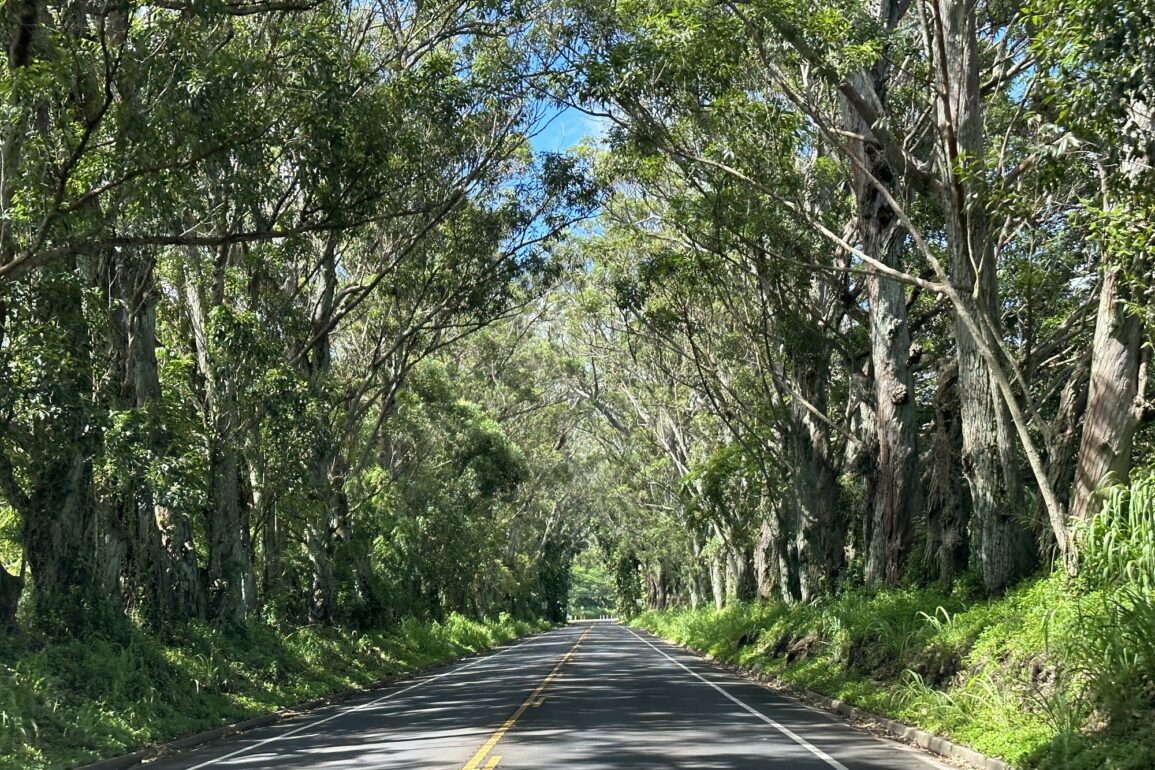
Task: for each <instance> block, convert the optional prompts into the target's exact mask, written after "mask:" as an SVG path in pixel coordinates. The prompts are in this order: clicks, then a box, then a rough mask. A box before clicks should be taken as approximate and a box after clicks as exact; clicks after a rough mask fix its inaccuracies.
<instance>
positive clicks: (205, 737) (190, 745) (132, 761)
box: [72, 629, 549, 770]
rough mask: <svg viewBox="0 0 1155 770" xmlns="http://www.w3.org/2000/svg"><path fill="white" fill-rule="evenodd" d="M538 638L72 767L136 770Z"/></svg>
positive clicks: (455, 659) (507, 644)
mask: <svg viewBox="0 0 1155 770" xmlns="http://www.w3.org/2000/svg"><path fill="white" fill-rule="evenodd" d="M547 630H549V629H547ZM538 633H544V632H538ZM536 635H537V634H530V635H529V636H522V637H518V638H516V639H511V640H509V641H508V642H505V643H504V644H499V645H496V646H494V647H490V648H489V649H488V650H482V651H480V652H471V653H469V654H467V655H462V656H461V657H459V658H454V659H452V660H447V661H443V662H441V663H434V664H432V665H429V666H425V667H424V668H415V669H413V670H411V671H402V672H400V673H397V674H394V675H392V676H388V677H385V678H384V679H381V680H378V681H377V682H374V683H373V684H370V685H367V686H365V687H354V688H352V689H349V690H341V691H339V692H335V693H333V694H332V695H327V696H325V697H323V698H314V699H313V700H310V701H305V702H304V703H298V704H296V705H294V706H290V707H288V708H283V709H279V710H277V711H274V712H272V713H270V714H262V715H261V716H257V717H253V718H252V719H246V720H244V721H241V722H235V723H233V724H229V725H222V726H221V727H214V728H213V729H211V730H204V731H202V732H199V733H194V734H192V735H186V736H184V737H183V738H177V739H175V740H172V741H167V742H165V743H158V744H156V745H153V746H147V747H145V748H143V749H140V750H139V751H134V752H132V753H131V754H124V755H122V756H119V757H110V758H108V759H102V760H99V761H98V762H93V763H92V764H88V765H76V766H74V767H73V768H72V770H127V768H131V767H136V766H138V765H141V764H143V763H145V762H149V761H152V760H154V759H160V758H162V757H167V756H169V755H171V754H176V753H178V752H181V751H187V750H189V749H194V748H196V747H198V746H203V745H204V744H206V743H212V742H213V741H218V740H220V739H221V738H226V737H228V736H230V735H237V734H239V733H246V732H249V731H250V730H256V729H258V728H260V727H268V726H269V725H274V724H276V723H278V722H281V721H283V720H285V719H290V718H292V717H299V716H303V715H305V714H308V713H309V712H311V711H316V710H317V709H319V708H323V707H325V706H331V705H333V704H336V703H342V702H344V701H347V700H350V699H352V698H356V697H357V696H358V695H368V694H370V693H373V692H376V691H378V690H381V689H382V688H385V687H388V686H389V685H392V684H397V683H398V682H404V681H406V680H408V679H412V678H414V677H415V676H417V675H419V674H427V673H429V672H431V671H436V670H437V669H439V668H445V667H446V666H451V665H453V664H454V663H458V662H460V661H463V660H469V659H470V658H476V657H479V656H481V655H489V654H490V653H493V652H497V651H498V650H500V649H502V648H503V647H508V646H510V645H512V644H516V643H518V642H520V641H522V640H524V639H528V638H529V637H530V636H536Z"/></svg>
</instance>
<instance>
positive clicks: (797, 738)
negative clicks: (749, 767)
mask: <svg viewBox="0 0 1155 770" xmlns="http://www.w3.org/2000/svg"><path fill="white" fill-rule="evenodd" d="M622 628H625V626H622ZM626 630H627V631H629V632H630V633H631V634H633V635H634V636H636V637H637V638H638V640H639V641H640V642H642V643H643V644H646V645H649V647H650V649H652V650H653V651H654V652H656V653H658V654H659V655H661V656H662V657H663V658H665V659H666V660H668V661H670V662H671V663H673V664H675V665H677V666H678V667H680V668H681V669H682V670H683V671H685V672H686V673H687V674H689V675H690V676H692V677H694V678H695V679H697V680H698V681H699V682H702V683H703V684H708V685H710V686H711V687H713V688H714V689H715V690H717V691H718V692H720V693H722V695H725V696H726V698H727V699H729V700H730V701H732V702H733V703H735V704H736V705H738V706H741V707H742V708H743V709H744V710H745V711H747V712H749V713H750V714H752V715H753V716H756V717H758V718H759V719H761V720H762V721H763V722H765V723H766V724H768V725H770V726H771V727H773V728H774V729H775V730H777V731H778V732H780V733H782V734H783V735H785V736H786V737H787V738H789V739H790V740H792V741H794V742H795V743H797V744H798V745H799V746H801V747H802V748H804V749H806V750H807V751H809V752H810V753H811V754H813V755H814V756H816V757H818V758H819V759H821V760H822V761H823V762H825V763H826V764H828V765H830V766H831V767H833V768H834V769H835V770H849V768H848V767H847V766H846V765H844V764H842V763H841V762H839V761H838V760H837V759H835V758H834V757H832V756H830V755H829V754H827V753H826V752H825V751H823V750H822V749H820V748H818V747H817V746H815V745H814V744H813V743H811V742H810V741H808V740H806V739H805V738H803V737H802V736H801V735H799V734H798V733H796V732H794V731H793V730H791V729H790V728H788V727H786V726H785V725H782V724H779V723H778V722H775V721H774V720H773V719H771V718H770V717H768V716H766V715H765V714H763V713H762V712H761V711H759V710H758V709H756V708H754V707H753V706H749V705H747V704H746V703H744V702H743V701H740V700H738V699H737V698H736V697H734V696H733V695H731V694H730V693H728V692H726V691H725V690H724V689H722V688H721V687H719V686H718V685H717V684H715V683H714V682H711V681H710V680H709V679H707V678H706V677H704V676H702V675H701V674H699V673H698V672H697V671H694V670H693V669H691V668H690V667H689V666H687V665H686V664H684V663H682V661H680V660H677V659H676V658H672V657H670V656H669V655H667V654H666V653H665V652H663V651H662V650H661V649H659V648H658V647H657V646H656V645H654V644H652V643H651V642H650V641H649V640H648V639H646V638H645V637H643V636H642V635H640V634H639V633H637V632H636V631H634V629H632V628H626ZM470 770H472V768H470Z"/></svg>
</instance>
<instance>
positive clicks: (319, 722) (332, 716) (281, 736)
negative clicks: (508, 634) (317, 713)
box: [185, 634, 543, 770]
mask: <svg viewBox="0 0 1155 770" xmlns="http://www.w3.org/2000/svg"><path fill="white" fill-rule="evenodd" d="M542 636H543V634H535V635H534V636H530V637H526V638H525V639H522V640H520V641H518V642H517V643H516V644H511V645H510V646H508V647H506V648H505V649H503V650H498V651H497V652H494V653H491V654H489V655H483V656H482V657H479V658H477V659H476V660H473V661H470V662H469V663H466V664H465V665H464V666H456V667H454V668H452V669H450V670H449V671H442V672H441V673H440V674H434V675H433V676H431V677H428V678H426V679H422V680H420V681H418V682H414V683H413V684H411V685H409V686H408V687H403V688H401V689H400V690H395V691H393V692H391V693H389V694H387V695H384V696H382V697H380V698H377V699H376V700H371V701H369V702H368V703H362V704H361V705H359V706H352V707H350V708H345V709H341V710H340V711H338V712H337V713H336V714H330V715H329V716H327V717H325V718H324V719H318V720H315V721H313V722H309V723H307V724H303V725H301V726H300V727H295V728H293V729H292V730H287V731H286V732H283V733H280V734H278V735H274V736H272V737H271V738H265V739H264V740H263V741H258V742H256V743H254V744H253V745H251V746H245V747H243V748H240V749H237V750H236V751H233V752H230V753H228V754H222V755H221V756H219V757H214V758H212V759H209V760H206V761H204V762H201V763H200V764H199V765H193V766H192V767H188V768H185V770H201V769H202V768H205V767H212V766H213V765H216V764H220V763H221V762H224V761H225V760H227V759H232V758H234V757H239V756H240V755H241V754H248V753H249V752H251V751H254V750H256V749H259V748H261V747H262V746H267V745H268V744H270V743H276V742H277V741H280V740H284V739H285V738H289V737H291V736H294V735H296V734H298V733H301V732H304V731H305V730H308V729H310V728H313V727H316V726H318V725H323V724H325V723H327V722H332V721H333V720H334V719H338V718H340V717H343V716H345V715H347V714H355V713H356V712H358V711H364V710H365V709H367V708H372V707H373V706H376V705H377V704H379V703H384V702H385V701H387V700H390V699H392V698H396V697H397V696H398V695H404V694H405V693H407V692H409V691H410V690H416V689H417V688H418V687H421V686H423V685H427V684H429V683H430V682H435V681H437V680H438V679H441V678H442V677H446V676H450V675H452V674H457V673H460V672H462V671H465V670H466V669H468V668H473V667H474V666H476V665H477V664H478V663H484V662H485V661H489V660H493V659H494V658H496V657H499V656H501V655H504V654H505V653H507V652H510V651H512V650H516V649H519V648H521V647H523V646H526V645H527V644H528V643H529V642H531V641H534V640H539V641H540V640H541V638H542Z"/></svg>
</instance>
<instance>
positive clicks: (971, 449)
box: [930, 0, 1034, 593]
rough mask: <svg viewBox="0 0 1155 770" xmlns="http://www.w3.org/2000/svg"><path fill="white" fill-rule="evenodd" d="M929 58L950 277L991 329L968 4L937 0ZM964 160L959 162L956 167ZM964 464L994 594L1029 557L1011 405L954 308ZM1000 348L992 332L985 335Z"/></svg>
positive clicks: (978, 104) (980, 133)
mask: <svg viewBox="0 0 1155 770" xmlns="http://www.w3.org/2000/svg"><path fill="white" fill-rule="evenodd" d="M931 10H932V13H933V14H934V16H935V25H934V28H933V29H932V33H931V40H930V42H931V45H932V46H933V50H932V57H933V59H934V61H935V69H936V73H935V74H936V79H937V80H938V83H939V85H940V94H941V98H940V99H939V101H938V124H939V135H940V140H941V143H942V148H941V149H942V156H941V163H942V165H943V169H942V172H943V178H944V180H945V182H944V184H943V192H944V196H943V203H944V208H945V209H946V214H947V241H948V251H949V254H950V273H951V282H952V283H953V285H954V287H955V289H956V290H957V291H958V293H959V295H960V298H961V301H963V302H964V303H965V305H966V307H965V311H966V312H968V313H969V314H970V315H971V317H972V318H974V319H976V320H977V322H978V323H979V324H980V325H983V326H982V327H981V328H985V329H986V330H987V331H986V332H982V331H980V333H986V334H989V335H990V336H991V337H992V338H993V337H994V336H995V335H996V334H997V333H998V327H999V292H998V278H997V276H998V271H997V265H996V264H995V255H994V250H993V248H992V243H991V239H990V225H989V221H988V215H987V211H986V207H985V202H984V200H983V197H982V195H981V192H980V191H979V189H977V186H975V185H972V184H970V182H969V181H968V180H967V177H968V175H969V174H972V173H975V172H976V169H975V168H974V165H975V164H977V163H981V161H982V158H983V157H984V143H985V136H984V126H983V107H982V98H981V97H982V95H981V91H980V88H979V56H980V52H979V46H978V39H977V26H976V18H975V16H976V7H975V5H974V4H973V3H970V2H967V1H966V0H935V3H934V4H932V7H931ZM964 166H965V168H964ZM955 337H956V340H957V343H958V369H959V398H960V412H961V415H962V434H963V470H964V472H965V474H966V477H967V482H968V484H969V486H970V491H971V502H972V506H973V518H972V523H973V527H972V531H973V535H974V538H973V539H974V541H975V545H976V547H977V552H978V557H979V567H980V570H981V571H982V577H983V584H984V586H985V587H986V590H987V591H988V592H990V593H999V592H1001V591H1002V590H1003V589H1005V588H1006V587H1007V586H1008V585H1009V584H1010V583H1011V582H1012V581H1013V580H1015V579H1016V578H1018V577H1020V576H1022V575H1024V574H1026V573H1027V572H1028V571H1029V570H1030V569H1031V567H1032V566H1033V555H1034V548H1033V545H1032V544H1031V542H1030V534H1029V531H1028V529H1027V528H1026V527H1025V526H1024V525H1023V524H1022V523H1021V522H1020V521H1019V520H1018V519H1017V518H1016V517H1017V516H1018V515H1019V514H1021V513H1022V512H1023V510H1022V509H1023V496H1022V484H1021V479H1020V475H1019V463H1018V457H1017V455H1016V452H1015V442H1014V439H1013V437H1012V431H1013V430H1014V426H1013V423H1012V420H1011V415H1010V410H1009V409H1008V407H1007V404H1006V403H1005V401H1004V400H1003V398H1002V396H1001V395H1000V393H999V390H998V384H997V382H996V380H995V375H994V373H993V372H992V370H991V367H990V366H989V365H988V364H987V362H986V360H985V359H984V357H983V354H982V345H983V343H984V340H981V339H979V338H977V337H976V336H975V334H974V333H972V328H971V326H970V325H969V324H968V323H966V322H965V319H964V318H963V316H962V312H956V321H955ZM986 342H988V343H989V345H988V346H989V347H991V348H993V349H995V350H998V349H999V348H998V344H997V340H996V339H990V340H986Z"/></svg>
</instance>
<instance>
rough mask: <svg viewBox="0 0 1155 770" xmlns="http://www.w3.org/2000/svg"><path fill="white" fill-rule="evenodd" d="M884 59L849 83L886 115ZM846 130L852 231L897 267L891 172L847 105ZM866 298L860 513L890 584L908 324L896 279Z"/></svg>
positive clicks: (907, 416)
mask: <svg viewBox="0 0 1155 770" xmlns="http://www.w3.org/2000/svg"><path fill="white" fill-rule="evenodd" d="M905 8H906V4H905V3H898V2H894V1H893V0H878V2H877V3H876V5H875V8H874V11H875V14H876V17H877V19H878V21H879V22H880V23H881V24H882V25H883V26H884V27H885V28H886V29H893V28H894V27H895V26H896V25H897V24H898V21H899V19H900V16H901V15H902V13H903V12H904V9H905ZM889 71H890V64H889V62H888V60H887V58H886V57H885V56H884V57H882V58H880V59H879V61H878V62H877V63H876V64H875V65H874V66H873V67H872V68H871V69H869V70H868V71H865V72H862V73H859V74H858V75H857V76H856V77H854V79H853V80H854V86H855V88H856V89H857V90H858V92H859V93H860V94H862V95H863V96H864V97H865V98H867V100H868V101H869V102H870V103H872V104H875V105H877V108H878V109H879V110H880V112H881V113H882V114H885V110H886V104H887V97H888V80H889ZM847 115H848V116H849V121H848V122H849V124H850V126H849V127H850V129H851V130H852V131H853V132H854V133H855V134H857V135H859V136H862V137H864V138H863V139H861V140H855V141H854V142H853V143H852V145H851V151H852V152H854V154H855V155H856V156H857V157H856V163H855V164H854V165H853V167H852V173H853V183H854V194H855V199H856V202H857V212H858V229H859V233H860V235H861V238H862V249H863V251H864V252H865V253H866V254H868V255H870V256H871V257H873V258H874V259H876V260H878V261H879V262H881V263H882V264H884V265H886V266H887V267H893V268H896V269H899V270H901V269H902V258H901V256H902V230H901V229H900V228H899V226H898V222H897V221H896V220H897V217H896V216H895V212H894V211H893V210H892V208H891V206H890V204H889V203H888V202H887V201H886V198H885V196H884V195H883V193H882V191H881V190H880V189H879V185H882V186H884V187H886V188H887V189H888V190H891V191H892V193H893V191H894V185H893V182H894V179H895V175H894V173H893V171H892V169H891V167H890V163H889V161H888V160H887V157H886V155H885V153H884V152H883V150H882V147H881V146H879V144H878V143H877V142H876V141H875V140H874V139H873V136H872V133H871V129H872V126H870V125H867V124H866V122H865V121H864V120H863V119H862V117H861V116H860V115H859V114H858V113H857V112H855V111H853V109H848V110H847ZM866 287H867V292H868V295H869V298H870V353H871V363H872V366H873V374H874V396H875V406H874V416H875V422H876V426H875V431H874V438H875V441H876V442H877V444H876V446H877V450H878V461H877V466H876V473H877V476H876V479H875V481H874V487H873V491H874V495H873V496H872V500H871V507H870V508H869V509H868V511H867V514H866V515H867V516H868V517H869V520H868V522H867V524H868V526H867V527H866V531H868V532H869V537H868V538H867V539H866V542H865V543H864V546H865V549H866V553H865V565H864V566H865V577H866V582H867V584H868V585H874V584H877V583H879V582H886V583H888V584H890V585H897V584H898V582H899V581H900V580H901V579H902V576H903V573H904V572H905V569H906V561H907V557H908V556H909V555H910V548H911V542H912V535H913V522H914V519H915V516H917V515H918V514H919V512H920V511H921V510H922V499H923V491H922V483H921V476H920V471H919V464H918V415H917V413H916V410H915V403H914V383H913V381H912V379H911V374H910V365H909V361H910V327H909V325H908V324H907V312H906V294H905V292H904V290H903V287H902V284H900V283H898V282H897V281H894V280H892V279H890V278H885V277H882V276H880V275H877V274H872V275H869V276H867V279H866Z"/></svg>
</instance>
